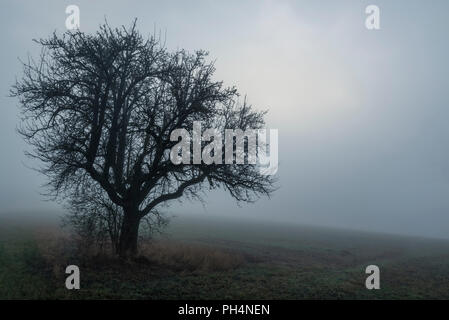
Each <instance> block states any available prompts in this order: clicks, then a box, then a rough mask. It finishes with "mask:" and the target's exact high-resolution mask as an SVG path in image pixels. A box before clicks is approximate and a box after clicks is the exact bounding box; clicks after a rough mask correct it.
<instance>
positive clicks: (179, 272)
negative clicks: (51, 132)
mask: <svg viewBox="0 0 449 320" xmlns="http://www.w3.org/2000/svg"><path fill="white" fill-rule="evenodd" d="M60 236H61V233H60V230H59V228H57V226H55V225H54V224H53V225H46V224H45V223H44V222H41V223H40V224H39V225H36V224H33V223H28V224H23V223H18V222H14V221H9V222H2V223H1V224H0V298H1V299H35V298H37V299H110V298H115V299H431V298H436V299H448V298H449V241H446V240H436V239H424V238H412V237H404V236H393V235H385V234H375V233H364V232H355V231H347V230H337V229H325V228H317V227H304V226H293V225H283V224H280V223H279V224H273V223H268V222H266V223H262V222H258V223H255V222H250V221H236V220H231V219H218V218H208V217H199V216H197V217H188V218H187V217H183V218H174V219H173V220H172V223H171V226H170V227H169V228H168V229H167V230H166V232H165V234H164V235H162V236H160V237H158V239H156V240H153V241H152V242H145V243H144V244H143V246H142V258H141V259H140V260H138V261H136V262H132V263H123V262H120V261H117V260H116V259H113V258H111V257H104V256H101V257H99V256H96V257H90V258H89V259H87V258H86V259H84V258H81V257H79V256H77V255H73V254H72V252H73V248H72V246H73V244H72V242H70V241H71V240H67V239H66V238H62V237H60ZM67 264H77V265H78V266H79V267H80V271H81V289H80V290H71V291H69V290H67V289H66V288H65V285H64V284H65V277H66V276H67V275H66V274H65V273H64V271H65V266H66V265H67ZM370 264H375V265H378V266H379V267H380V270H381V277H380V278H381V281H380V284H381V289H380V290H367V289H366V288H365V279H366V277H367V275H366V274H365V268H366V266H368V265H370Z"/></svg>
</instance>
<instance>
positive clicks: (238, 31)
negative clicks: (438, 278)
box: [0, 1, 449, 238]
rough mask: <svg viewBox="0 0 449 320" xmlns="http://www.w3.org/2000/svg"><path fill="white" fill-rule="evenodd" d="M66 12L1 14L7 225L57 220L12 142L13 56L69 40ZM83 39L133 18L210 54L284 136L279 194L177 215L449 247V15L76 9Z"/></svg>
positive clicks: (285, 6)
mask: <svg viewBox="0 0 449 320" xmlns="http://www.w3.org/2000/svg"><path fill="white" fill-rule="evenodd" d="M69 4H72V3H71V2H68V1H61V2H58V3H56V2H52V1H41V2H39V4H38V3H32V4H31V3H25V2H21V1H5V2H4V3H3V7H4V9H3V10H2V11H1V13H0V15H1V18H0V21H1V22H0V23H1V30H2V42H3V43H2V51H1V58H0V64H1V70H2V76H1V80H0V81H1V82H0V86H1V93H2V94H1V97H0V105H1V107H2V116H1V117H0V136H1V140H0V144H1V150H3V152H2V156H1V158H0V177H1V179H0V216H2V217H3V218H4V217H8V218H11V216H14V215H26V216H28V215H40V214H42V213H43V212H47V213H48V212H50V213H51V214H53V213H54V214H55V215H56V214H58V213H61V212H63V210H64V209H63V207H62V206H61V204H60V203H56V202H54V201H48V199H47V198H46V197H45V196H43V195H42V194H41V193H44V192H45V188H44V187H43V184H45V182H46V180H45V177H43V176H42V175H40V174H39V173H37V172H36V171H33V170H32V169H31V168H32V167H38V166H39V165H40V164H39V163H38V162H33V161H32V160H30V159H28V158H26V157H25V155H24V151H25V150H26V149H27V146H26V145H25V143H24V142H23V140H22V138H21V137H19V136H18V134H17V133H16V131H15V128H16V126H17V125H18V124H19V118H18V116H19V114H18V101H17V100H16V99H13V98H10V97H8V92H9V88H10V87H11V85H12V84H13V83H14V79H15V77H16V76H17V77H18V76H20V73H21V65H20V62H19V61H18V59H17V58H18V57H19V58H21V59H26V57H27V53H30V54H31V55H32V56H35V57H36V56H37V55H38V54H39V51H38V50H39V48H38V46H37V45H36V44H34V43H33V42H32V39H33V38H41V37H47V36H49V35H50V34H51V33H52V32H53V31H55V30H56V31H57V32H64V31H65V19H66V14H65V8H66V6H67V5H69ZM76 4H77V5H78V6H79V7H80V19H81V30H83V31H86V32H94V31H95V30H96V29H97V28H98V25H99V24H100V23H102V22H104V19H105V17H106V18H107V21H108V23H109V24H110V25H111V26H120V25H129V24H130V23H131V22H132V20H133V19H134V18H135V17H137V19H138V20H137V26H138V28H139V29H140V30H141V31H142V33H144V34H145V33H148V34H155V33H156V34H160V35H161V37H163V38H164V39H165V41H166V45H167V46H168V47H169V48H186V49H188V50H195V49H205V50H208V51H210V58H211V59H212V60H216V68H217V72H216V77H217V79H221V80H224V82H225V83H226V84H227V85H236V86H237V88H238V89H239V91H240V92H242V93H243V94H246V95H247V99H248V101H249V102H250V103H251V104H253V105H254V106H255V107H257V108H259V109H261V110H269V113H268V118H267V119H268V121H267V128H275V129H278V130H279V170H278V174H277V175H278V183H277V187H278V190H277V191H276V192H275V193H274V195H273V197H272V198H270V199H264V198H262V199H260V200H259V201H257V202H256V203H254V204H240V205H238V204H236V203H235V201H234V200H233V199H232V198H231V197H230V196H229V195H228V194H226V193H224V192H217V191H215V192H209V191H207V190H206V191H205V194H204V200H205V202H204V203H198V202H189V201H185V202H183V203H182V205H181V204H179V203H178V202H177V201H173V202H172V203H171V204H172V205H171V206H170V207H166V208H163V210H164V211H166V212H167V214H169V215H174V216H181V215H205V216H206V215H207V216H226V217H232V218H236V219H253V220H254V221H256V220H264V221H276V222H282V223H290V224H291V223H294V224H298V225H317V226H327V227H338V228H348V229H358V230H368V231H377V232H387V233H400V234H410V235H419V236H427V237H440V238H449V214H448V213H449V148H448V138H449V126H448V125H447V121H448V120H447V119H448V118H449V108H448V106H449V104H448V102H449V93H448V90H447V88H448V85H449V80H448V77H447V75H448V74H449V63H448V61H447V57H448V56H449V44H448V42H447V40H446V38H447V35H446V30H447V21H446V16H447V14H446V13H447V12H448V10H449V4H448V3H447V2H445V1H433V2H432V3H431V4H430V3H424V2H414V1H395V2H394V3H393V2H391V1H390V2H388V1H376V5H378V6H379V7H380V19H381V20H380V21H381V29H380V30H367V29H366V28H365V18H366V14H365V7H366V6H367V5H369V4H371V3H370V2H367V1H340V2H338V3H336V2H335V1H323V2H321V1H320V3H319V4H318V3H315V2H312V1H245V2H244V3H242V2H241V1H226V2H220V3H219V2H216V3H214V4H212V3H211V2H209V1H196V2H195V3H194V4H188V3H187V2H185V1H183V2H181V1H177V2H176V1H171V2H170V3H166V2H164V3H162V2H156V1H131V2H127V3H122V4H110V3H109V2H106V1H96V2H94V3H92V2H89V1H77V3H76Z"/></svg>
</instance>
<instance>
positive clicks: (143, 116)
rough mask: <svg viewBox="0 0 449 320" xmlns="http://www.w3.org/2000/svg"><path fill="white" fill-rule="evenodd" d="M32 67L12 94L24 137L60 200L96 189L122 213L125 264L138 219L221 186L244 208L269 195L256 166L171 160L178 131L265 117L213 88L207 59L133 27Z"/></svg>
mask: <svg viewBox="0 0 449 320" xmlns="http://www.w3.org/2000/svg"><path fill="white" fill-rule="evenodd" d="M34 41H35V42H36V43H38V44H39V45H41V46H42V54H41V56H40V57H39V59H38V60H37V61H36V60H34V59H32V58H29V59H28V61H27V62H25V63H24V74H23V77H22V78H21V79H20V80H18V81H17V82H16V84H15V85H14V86H13V88H12V90H11V92H12V96H16V97H19V99H20V104H21V108H22V125H21V127H20V128H19V133H20V134H22V135H23V136H24V138H25V139H26V141H28V142H29V143H30V144H31V145H32V146H33V151H32V152H31V153H29V155H30V156H31V157H34V158H37V159H39V160H41V161H42V163H43V164H44V165H43V167H42V168H41V172H43V173H44V174H45V175H47V177H48V179H49V183H48V187H49V190H50V192H51V193H52V194H53V195H54V196H55V197H61V196H62V197H63V196H64V195H66V196H67V195H72V194H73V193H81V192H82V190H83V189H86V186H88V185H91V184H92V183H96V184H98V186H100V187H101V189H102V190H103V191H104V192H105V194H107V196H108V198H109V200H110V201H111V202H112V203H113V204H114V205H116V206H119V207H120V208H121V209H122V210H123V222H122V224H121V230H120V237H119V241H118V253H119V255H120V256H122V257H127V256H131V255H134V254H135V253H136V252H137V239H138V230H139V225H140V222H141V220H142V219H143V218H144V217H146V216H147V215H151V214H153V213H154V212H155V211H154V210H156V208H157V207H158V206H159V205H161V204H163V203H166V202H167V201H170V200H173V199H177V198H180V197H182V196H193V197H196V196H198V195H199V192H200V191H201V189H202V188H203V186H205V185H208V186H209V187H210V188H212V189H213V188H223V189H225V190H227V191H229V192H230V194H231V195H232V196H233V197H234V198H235V199H237V200H238V201H254V200H255V199H257V197H259V196H260V195H269V194H270V193H271V192H272V191H273V178H272V177H270V176H264V175H261V174H260V172H259V170H258V168H257V167H256V166H255V165H251V164H244V165H226V164H210V165H206V164H205V163H203V162H201V163H200V164H179V165H175V164H173V163H172V161H170V156H169V153H170V149H171V148H172V147H173V146H174V145H175V144H176V143H177V142H176V141H175V142H174V141H170V133H171V132H172V131H173V130H174V129H180V128H184V129H186V130H191V128H192V126H193V122H194V121H201V123H202V124H203V127H204V128H218V129H219V130H221V131H224V129H225V128H229V129H242V130H246V129H249V128H252V129H257V128H261V127H262V126H263V125H264V120H263V116H264V112H258V111H254V110H253V109H252V107H251V106H250V105H248V104H247V103H246V102H245V101H243V102H240V100H239V94H238V92H237V90H236V89H235V88H234V87H225V86H224V85H223V83H222V82H217V81H214V80H213V78H212V77H213V74H214V71H215V68H214V65H213V63H210V62H207V61H206V59H205V58H206V56H207V54H206V53H205V52H204V51H197V52H195V53H193V54H192V53H188V52H186V51H185V50H177V51H174V52H170V51H169V50H167V49H166V48H165V46H164V45H163V44H162V43H161V42H160V40H158V39H156V38H155V37H154V36H150V37H149V38H148V39H145V38H143V37H142V36H141V34H140V33H139V32H138V30H137V29H136V23H135V22H134V24H132V26H131V27H129V28H125V27H121V28H116V29H113V28H111V27H109V26H108V25H107V24H104V25H102V26H101V27H100V29H99V31H98V32H96V33H95V34H86V33H83V32H81V31H79V30H77V31H71V32H67V33H65V34H63V35H61V36H58V35H57V34H56V33H54V34H53V35H52V36H51V37H49V38H48V39H41V40H34Z"/></svg>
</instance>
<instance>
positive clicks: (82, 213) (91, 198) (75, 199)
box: [63, 184, 169, 253]
mask: <svg viewBox="0 0 449 320" xmlns="http://www.w3.org/2000/svg"><path fill="white" fill-rule="evenodd" d="M66 207H67V210H68V213H67V214H66V215H65V216H64V218H63V225H64V226H67V227H69V228H71V230H72V231H74V232H75V233H76V235H77V236H78V237H79V240H80V241H79V243H80V246H81V249H83V250H84V251H87V252H89V251H90V249H91V248H95V249H98V250H100V251H101V252H103V251H105V250H110V249H112V252H113V253H118V252H119V240H120V233H121V230H122V224H123V217H124V213H123V208H122V207H120V206H118V205H117V204H115V203H114V202H112V201H111V200H110V199H109V197H108V195H107V194H106V192H105V191H104V190H103V189H102V188H101V187H99V186H98V185H97V184H91V185H88V186H85V188H84V189H82V190H79V192H76V193H74V194H72V195H71V196H70V198H69V201H68V202H67V205H66ZM168 221H169V220H168V218H167V217H166V216H164V215H162V214H161V213H159V212H158V211H156V210H154V211H153V212H152V214H151V215H146V216H145V217H143V218H142V220H141V224H140V230H139V231H140V232H139V234H140V236H141V237H142V238H146V239H149V238H151V237H152V236H153V235H154V234H157V233H161V232H162V230H163V228H164V227H166V226H167V224H168Z"/></svg>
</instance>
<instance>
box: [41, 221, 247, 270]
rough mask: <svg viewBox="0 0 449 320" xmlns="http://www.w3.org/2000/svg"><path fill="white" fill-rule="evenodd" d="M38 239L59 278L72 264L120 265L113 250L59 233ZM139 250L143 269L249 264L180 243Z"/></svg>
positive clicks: (150, 245) (230, 254)
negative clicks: (85, 243) (150, 267)
mask: <svg viewBox="0 0 449 320" xmlns="http://www.w3.org/2000/svg"><path fill="white" fill-rule="evenodd" d="M35 237H36V240H37V241H36V243H37V247H38V250H39V252H40V254H41V256H42V257H43V258H44V259H45V261H46V263H47V265H48V266H49V268H50V269H51V271H52V273H53V274H54V276H55V277H57V278H61V277H64V276H65V273H64V272H65V268H66V266H67V265H70V264H76V263H80V264H86V265H95V264H98V263H101V264H103V265H104V267H106V268H107V264H111V263H114V262H117V261H118V259H117V257H116V256H114V255H112V253H111V252H112V250H105V248H98V247H95V246H92V245H90V246H85V245H84V244H83V241H82V240H80V239H78V238H76V237H74V236H73V235H71V234H69V233H67V232H64V231H63V230H60V229H56V228H54V229H51V230H50V229H48V228H47V229H42V230H38V231H37V232H36V236H35ZM139 248H140V250H139V257H138V258H137V259H136V260H135V262H138V263H140V264H142V262H143V268H145V266H157V267H162V268H165V269H169V270H172V271H175V272H180V273H201V272H213V271H227V270H234V269H236V268H238V267H240V266H242V265H243V264H244V263H245V262H246V259H245V257H244V256H243V255H242V254H240V253H238V252H234V251H230V250H225V249H220V248H216V247H212V246H207V245H200V244H193V243H182V242H180V241H172V240H163V241H162V240H159V241H155V240H151V241H149V240H147V241H141V243H140V246H139Z"/></svg>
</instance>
